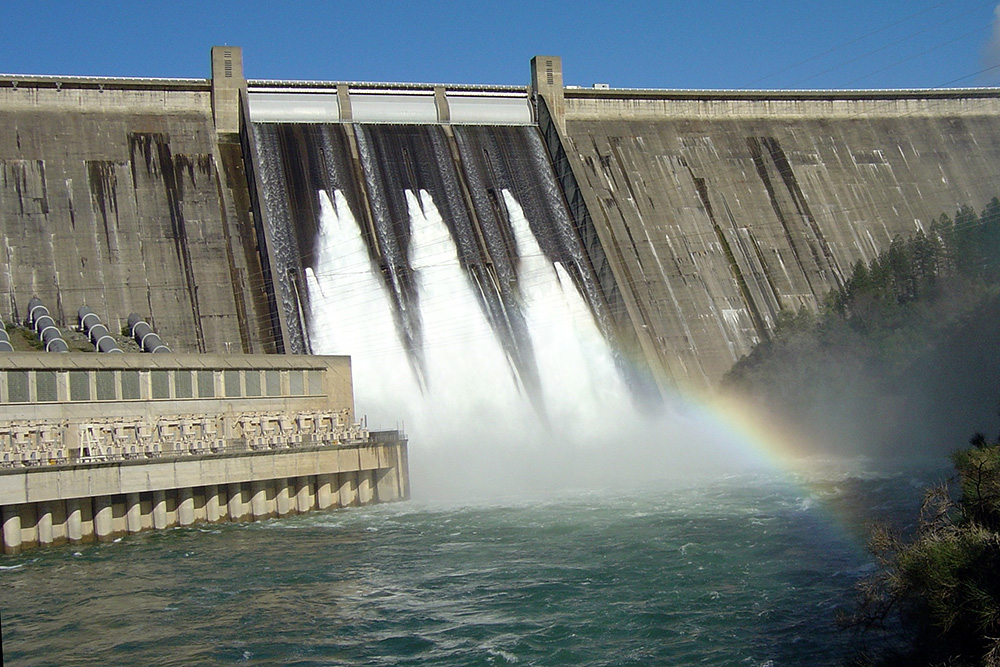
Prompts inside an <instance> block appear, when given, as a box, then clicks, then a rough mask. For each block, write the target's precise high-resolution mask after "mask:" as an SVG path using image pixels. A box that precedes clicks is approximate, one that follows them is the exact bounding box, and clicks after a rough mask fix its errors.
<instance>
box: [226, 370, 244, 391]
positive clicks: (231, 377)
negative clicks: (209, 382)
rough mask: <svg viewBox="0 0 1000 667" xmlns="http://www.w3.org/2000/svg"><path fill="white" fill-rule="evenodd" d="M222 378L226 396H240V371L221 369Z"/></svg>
mask: <svg viewBox="0 0 1000 667" xmlns="http://www.w3.org/2000/svg"><path fill="white" fill-rule="evenodd" d="M222 380H223V384H224V385H225V390H226V397H227V398H233V397H237V396H241V395H242V394H241V392H240V372H239V371H233V370H226V371H222Z"/></svg>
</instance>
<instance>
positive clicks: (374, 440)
mask: <svg viewBox="0 0 1000 667" xmlns="http://www.w3.org/2000/svg"><path fill="white" fill-rule="evenodd" d="M335 417H336V415H335V414H331V413H303V414H300V415H297V416H291V417H289V416H282V417H278V416H275V415H259V414H258V415H244V416H242V417H241V418H238V419H236V420H235V423H237V424H238V426H239V430H240V431H241V433H240V435H238V436H236V437H219V435H218V433H219V431H218V430H216V429H215V428H213V427H212V426H211V422H210V421H209V420H201V421H199V420H197V419H172V420H162V421H161V422H157V423H153V424H144V423H138V422H137V423H132V424H121V423H110V422H109V423H91V424H82V425H79V426H78V428H79V429H80V430H79V436H80V437H79V444H78V445H74V446H66V445H65V444H64V442H63V436H64V435H65V434H66V432H67V430H68V428H67V425H66V424H49V425H46V426H45V427H44V430H39V431H34V430H32V429H31V428H30V427H25V426H16V425H14V426H11V425H8V427H7V428H6V429H0V430H2V431H3V433H2V434H0V435H2V436H4V439H5V444H6V446H4V447H0V468H16V467H32V466H44V465H79V464H84V465H86V464H95V463H108V462H120V461H143V460H151V459H162V458H182V457H188V456H213V455H226V454H238V453H247V452H264V451H280V450H293V449H304V448H317V447H346V446H363V445H366V444H378V443H390V442H398V441H400V440H405V435H404V434H403V433H402V432H401V431H398V430H396V431H375V432H369V431H368V430H367V429H364V428H362V427H361V426H360V425H359V424H342V423H337V422H336V421H334V419H335ZM36 428H37V425H36Z"/></svg>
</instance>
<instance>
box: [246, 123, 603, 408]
mask: <svg viewBox="0 0 1000 667" xmlns="http://www.w3.org/2000/svg"><path fill="white" fill-rule="evenodd" d="M254 139H255V141H256V144H257V151H258V154H259V155H260V162H261V165H262V174H261V178H262V182H263V192H264V204H263V205H264V206H265V207H266V216H267V220H268V224H269V225H270V233H271V237H272V239H273V243H274V249H275V256H276V261H277V264H278V267H277V270H276V271H275V273H276V275H277V276H278V280H279V282H280V284H281V290H280V292H281V295H282V301H283V304H284V308H285V314H286V319H287V320H288V321H289V322H290V323H292V324H291V325H290V326H289V329H290V331H289V334H290V335H289V337H290V339H291V343H292V350H293V351H295V352H315V353H319V352H322V353H331V352H333V349H331V348H330V345H331V343H330V342H329V341H335V340H338V339H339V337H343V336H347V340H350V341H351V343H353V344H354V345H359V344H363V343H364V341H359V340H357V339H356V337H355V338H353V339H352V338H351V337H350V336H349V334H345V333H344V330H345V329H349V328H354V329H360V330H364V331H365V332H366V333H365V337H366V338H374V337H377V338H379V339H381V342H379V343H378V345H379V346H380V348H381V349H382V350H383V351H385V350H386V349H388V348H390V347H393V348H395V349H394V353H395V354H398V355H399V356H400V357H401V360H402V361H403V362H404V365H406V366H409V368H410V369H411V371H412V373H411V376H412V380H413V381H414V382H415V383H416V385H417V386H418V387H420V388H422V389H424V390H425V391H430V392H437V391H441V390H442V387H441V386H440V385H442V384H444V383H446V382H447V381H448V380H446V379H443V378H440V377H436V376H437V375H440V373H438V370H437V368H431V367H430V365H431V364H432V363H433V364H435V365H440V364H441V363H443V362H442V360H441V359H442V357H447V356H449V355H452V356H454V355H456V354H457V350H452V351H450V352H445V353H441V352H440V349H441V347H440V346H441V339H442V338H444V339H446V340H447V339H451V340H462V339H477V340H479V339H484V340H483V342H481V343H480V345H482V346H483V347H488V348H490V349H489V351H488V352H487V351H485V350H483V351H482V354H483V355H484V356H483V359H486V358H491V359H492V358H498V359H499V360H500V361H501V363H500V364H499V366H502V367H503V374H502V375H503V376H504V378H505V384H510V385H512V389H513V390H514V391H520V392H523V393H524V394H526V395H527V396H528V397H529V398H530V399H533V400H534V404H535V405H536V409H537V410H540V411H542V412H544V411H545V407H544V404H545V401H544V399H543V391H544V389H543V378H541V376H540V368H541V367H542V366H543V365H544V364H542V363H541V360H539V359H538V351H537V348H538V342H537V339H538V338H539V334H538V332H537V331H536V332H533V331H532V330H531V326H530V324H529V313H528V308H529V304H531V303H532V298H533V297H532V295H531V292H532V290H533V289H535V287H534V285H533V283H532V281H533V280H536V279H538V278H539V277H540V276H539V274H540V273H541V272H542V270H543V268H544V267H543V266H540V265H539V262H541V263H542V264H543V265H544V266H547V267H548V268H547V270H548V271H550V272H552V275H553V276H555V275H557V274H556V273H555V271H556V269H555V267H556V266H558V267H559V274H558V275H559V276H560V283H559V284H560V285H561V288H562V289H563V290H564V291H565V292H566V294H567V295H569V294H572V295H573V298H574V299H577V300H579V302H580V303H581V304H583V307H582V311H581V312H580V313H579V314H578V317H579V318H580V319H587V320H589V321H588V322H586V326H587V327H591V328H595V327H596V329H597V330H598V331H600V332H601V333H602V334H603V335H604V336H606V337H608V338H609V339H612V340H613V336H614V329H613V327H612V326H611V324H610V322H611V318H610V317H609V316H608V314H607V301H606V299H605V298H604V295H603V294H602V291H601V288H600V286H599V284H598V281H597V280H596V278H595V276H594V272H593V269H592V267H591V264H590V259H589V256H588V254H587V253H586V252H585V251H584V248H583V244H582V242H581V240H580V239H579V237H578V235H577V233H576V231H575V228H574V223H573V220H572V219H571V216H570V215H569V213H568V211H567V209H566V206H565V202H564V201H563V199H562V194H561V191H560V190H559V187H558V184H557V183H556V179H555V176H554V174H553V172H552V169H551V166H550V164H549V161H548V155H547V154H546V152H545V147H544V145H543V144H542V141H541V137H540V135H539V134H538V131H537V129H536V128H534V127H531V126H502V125H493V126H490V125H468V126H452V127H444V126H440V125H434V124H425V125H416V124H411V125H395V124H354V125H346V124H334V123H326V124H324V123H274V122H261V123H255V124H254ZM428 238H430V239H433V241H427V240H426V239H428ZM519 238H520V242H519V241H518V239H519ZM529 239H530V240H529ZM421 241H423V243H424V244H425V245H424V246H421V245H420V242H421ZM444 271H448V272H451V273H450V275H452V278H451V282H450V283H448V284H447V286H445V287H442V286H441V285H442V284H441V283H439V282H435V281H436V280H437V278H438V276H439V275H440V273H441V272H444ZM361 274H363V275H365V276H366V278H365V281H364V283H365V284H364V285H360V284H358V283H357V282H351V281H352V280H356V279H357V276H358V275H361ZM352 276H353V277H354V278H352ZM458 276H461V278H460V279H459V278H458ZM348 284H350V285H351V287H345V285H348ZM375 285H378V289H375V287H374V286H375ZM436 289H437V290H442V289H443V293H441V292H435V290H436ZM357 291H363V292H364V295H363V296H361V297H357V296H350V297H345V292H346V293H350V294H352V295H353V294H354V293H355V292H357ZM449 296H450V299H451V300H450V301H449ZM345 298H352V299H358V298H360V301H354V302H353V305H352V306H351V307H347V306H346V305H345V303H346V302H344V301H343V299H345ZM567 298H568V297H567ZM334 302H336V304H338V305H334ZM335 311H337V312H340V313H341V314H340V315H339V316H333V315H329V316H327V315H326V313H333V312H335ZM376 312H377V313H378V315H373V313H376ZM383 320H384V321H383ZM376 322H380V324H377V325H376V324H375V323H376ZM578 326H579V327H581V328H582V327H584V323H578ZM374 329H378V333H376V332H375V331H374ZM334 347H335V348H336V349H340V350H341V351H347V350H350V353H351V354H352V355H353V356H354V357H355V359H356V360H358V357H359V350H358V349H356V348H354V347H350V346H347V345H334ZM612 348H613V345H612ZM434 354H437V356H436V357H434V359H435V360H433V361H432V356H433V355H434ZM356 363H357V361H356ZM464 363H466V364H468V363H469V360H464Z"/></svg>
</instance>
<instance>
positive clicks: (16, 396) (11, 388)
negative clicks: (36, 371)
mask: <svg viewBox="0 0 1000 667" xmlns="http://www.w3.org/2000/svg"><path fill="white" fill-rule="evenodd" d="M7 397H8V398H7V400H9V401H10V402H11V403H27V402H28V401H30V400H31V398H30V397H29V396H28V371H7Z"/></svg>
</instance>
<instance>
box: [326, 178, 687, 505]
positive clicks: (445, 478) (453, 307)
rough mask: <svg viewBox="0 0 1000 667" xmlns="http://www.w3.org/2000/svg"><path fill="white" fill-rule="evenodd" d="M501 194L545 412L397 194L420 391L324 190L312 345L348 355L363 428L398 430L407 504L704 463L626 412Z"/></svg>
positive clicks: (567, 283)
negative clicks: (413, 289) (405, 219)
mask: <svg viewBox="0 0 1000 667" xmlns="http://www.w3.org/2000/svg"><path fill="white" fill-rule="evenodd" d="M503 196H504V201H505V204H506V206H507V209H508V211H509V212H510V217H511V223H512V226H513V229H514V234H515V243H516V246H517V248H516V250H517V254H518V257H519V258H520V265H519V271H518V275H519V285H520V290H521V295H522V299H523V307H524V312H525V315H526V320H527V323H528V328H529V332H530V335H531V339H532V343H533V346H534V349H535V356H536V359H537V363H538V367H539V372H540V376H541V382H542V395H543V399H544V408H543V409H541V410H538V409H536V408H535V407H534V406H532V405H531V404H530V402H529V400H528V397H527V396H526V394H525V393H524V392H522V391H521V390H520V389H519V387H518V383H517V381H516V379H515V376H514V374H513V372H512V367H511V364H510V363H509V360H508V359H507V358H506V356H505V354H504V352H503V349H502V347H501V345H500V344H499V342H498V341H497V340H496V337H495V334H494V332H493V330H492V328H491V327H490V325H489V323H488V321H487V319H486V317H485V316H484V314H483V312H482V309H481V307H480V305H479V302H478V301H477V299H476V294H475V292H474V287H473V285H472V283H471V282H470V280H469V279H468V277H467V275H466V273H465V271H464V270H463V268H462V266H461V264H460V262H459V259H458V253H457V250H456V247H455V244H454V241H453V239H452V237H451V235H450V233H449V232H448V228H447V226H446V225H445V223H444V221H443V220H442V218H441V215H440V213H439V212H438V210H437V208H436V207H435V205H434V201H433V199H432V198H431V196H430V195H429V194H428V193H427V192H425V191H421V192H419V193H414V192H411V191H407V193H406V200H407V204H408V211H409V215H410V220H411V239H410V258H409V259H410V265H411V267H412V268H413V270H414V274H415V281H416V285H417V289H418V294H419V307H420V315H421V325H422V331H423V340H424V348H423V353H424V358H425V362H426V364H425V365H426V368H427V377H426V384H427V391H425V392H423V393H422V392H421V391H420V389H419V387H418V385H417V383H416V382H415V381H414V379H413V377H412V374H411V372H410V370H409V365H408V363H407V360H406V351H405V350H403V349H402V347H401V345H400V342H399V337H398V336H397V334H396V330H395V328H394V325H393V318H392V313H391V310H390V308H391V306H390V301H389V299H388V296H387V294H386V289H385V287H384V285H383V284H382V282H381V281H380V279H379V276H378V275H377V273H376V271H375V269H373V267H372V266H371V262H370V260H369V258H368V254H367V250H366V248H365V245H364V242H363V240H362V238H361V234H360V231H359V228H358V225H357V222H356V221H355V220H354V218H353V216H352V215H351V213H350V209H349V207H348V205H347V202H346V200H345V198H344V196H343V194H342V193H340V192H339V191H338V192H335V193H334V197H333V201H332V202H331V200H330V198H329V197H328V196H327V195H326V193H321V204H322V206H321V210H322V219H321V224H320V239H319V243H318V252H317V255H318V260H317V267H316V271H315V272H308V273H307V286H308V289H309V302H310V304H311V308H310V314H309V330H310V338H311V341H312V348H313V351H314V352H315V353H317V354H350V355H351V357H352V367H353V376H354V393H355V404H356V406H357V412H358V414H359V415H367V417H368V423H369V426H370V427H371V428H373V429H379V428H395V427H397V426H399V425H405V430H406V432H407V435H408V436H409V438H410V468H411V477H412V487H413V489H414V494H415V496H416V497H417V498H421V497H425V498H426V497H439V498H440V497H451V498H456V497H457V498H462V499H478V498H482V497H485V496H492V495H495V494H503V495H510V494H519V493H524V492H526V491H539V490H553V489H555V490H558V489H559V488H562V487H565V486H576V485H581V484H591V483H593V482H594V481H595V480H596V481H598V482H601V483H616V482H617V481H619V480H629V482H630V483H631V481H632V480H634V479H636V478H640V477H643V476H656V475H667V474H669V473H670V472H671V471H672V470H674V469H675V468H677V467H678V465H681V466H682V467H683V465H684V462H685V461H686V462H687V464H688V465H689V464H690V463H691V462H693V461H694V460H696V459H698V458H704V455H705V454H706V453H707V450H705V449H704V448H703V447H699V450H700V451H698V452H697V453H696V455H695V456H694V457H692V456H690V455H688V456H685V454H684V450H682V449H680V448H679V444H680V443H678V442H677V438H678V437H681V438H685V439H687V440H689V441H690V439H691V437H692V436H680V435H679V433H680V430H681V429H680V428H679V427H682V425H683V421H684V418H683V416H682V415H678V414H677V413H676V412H674V413H672V414H671V415H670V418H669V419H668V418H667V417H666V416H665V415H659V416H655V417H653V416H649V415H642V414H639V413H638V412H637V411H636V410H635V409H634V407H633V405H632V402H631V400H630V396H629V393H628V391H627V389H626V387H625V386H624V383H623V382H622V380H621V378H620V375H619V374H618V372H617V370H616V368H615V363H614V359H613V356H612V353H611V350H610V349H609V348H608V346H607V343H606V342H605V340H604V338H603V337H602V336H601V334H600V332H599V330H598V328H597V326H596V324H595V323H594V321H593V317H592V316H591V313H590V311H589V309H588V308H587V306H586V304H585V302H584V301H583V299H582V297H581V296H580V295H579V293H578V292H577V290H576V287H575V286H574V284H573V283H572V281H571V280H570V279H569V276H568V275H567V274H566V272H565V270H564V269H563V268H562V267H561V266H559V265H558V264H556V265H553V264H552V263H551V262H550V261H549V260H548V259H547V258H546V257H545V255H544V254H543V252H542V250H541V248H540V247H539V245H538V242H537V240H536V239H535V237H534V235H533V234H532V232H531V229H530V225H529V223H528V221H527V220H526V219H525V216H524V213H523V211H522V208H521V206H520V205H519V203H518V202H517V201H516V199H515V198H514V197H513V196H512V195H511V194H510V193H509V192H507V191H504V192H503ZM688 430H690V429H688ZM696 437H704V436H696ZM703 444H704V443H703ZM685 446H686V447H687V448H688V451H690V445H689V443H685Z"/></svg>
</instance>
